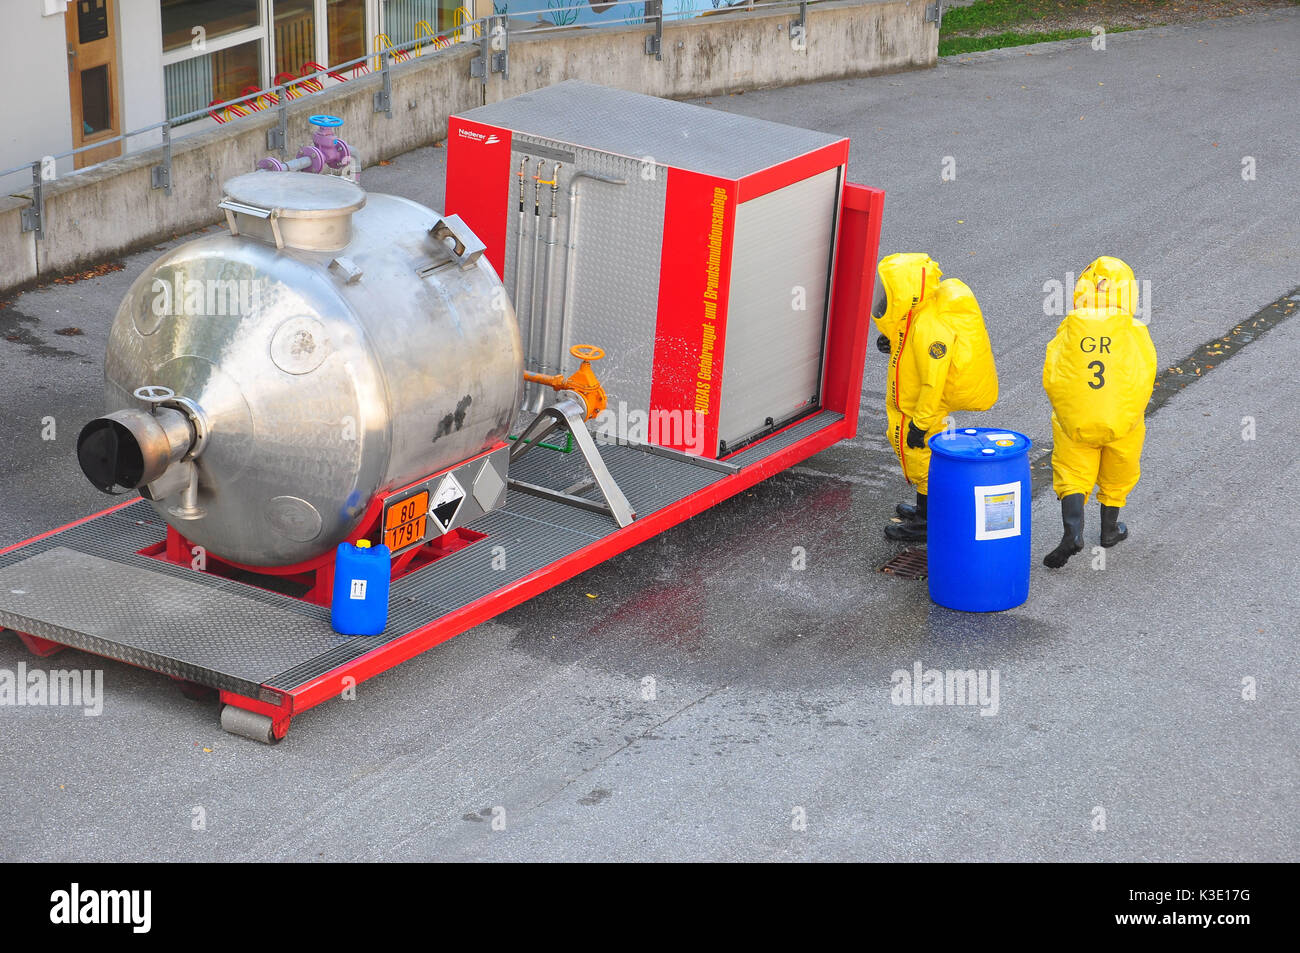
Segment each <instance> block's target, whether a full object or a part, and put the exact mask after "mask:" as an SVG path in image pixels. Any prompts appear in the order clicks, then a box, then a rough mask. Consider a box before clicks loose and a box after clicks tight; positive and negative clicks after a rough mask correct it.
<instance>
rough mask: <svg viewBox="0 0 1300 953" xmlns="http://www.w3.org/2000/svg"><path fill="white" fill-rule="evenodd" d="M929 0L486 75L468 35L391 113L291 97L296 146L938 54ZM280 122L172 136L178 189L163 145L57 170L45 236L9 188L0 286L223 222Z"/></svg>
mask: <svg viewBox="0 0 1300 953" xmlns="http://www.w3.org/2000/svg"><path fill="white" fill-rule="evenodd" d="M924 6H925V4H924V2H923V0H886V2H867V3H864V2H861V0H841V2H836V3H822V4H818V5H817V6H815V7H811V8H809V11H808V29H807V44H806V49H796V46H795V45H792V44H791V42H790V36H789V22H790V20H791V19H792V17H793V16H794V15H795V14H796V13H797V7H796V8H793V9H787V10H781V11H778V12H776V13H770V14H764V15H754V14H751V15H744V16H737V15H734V14H732V15H722V16H716V17H705V18H701V19H697V20H692V21H688V22H684V23H680V24H667V25H665V28H664V41H663V59H662V60H656V59H655V58H654V57H653V56H648V55H646V53H645V37H646V36H647V34H648V33H650V32H651V31H650V30H649V29H648V28H647V27H644V26H637V27H629V28H627V29H617V30H616V29H601V30H598V31H597V30H569V31H564V32H557V33H549V34H546V35H544V36H533V37H529V36H521V35H517V34H516V35H514V36H512V37H511V41H510V76H509V79H506V78H505V77H503V76H501V75H500V74H492V75H491V76H490V77H489V82H488V83H487V84H486V86H485V85H484V84H483V83H482V82H481V81H480V80H478V79H474V78H472V77H471V76H470V60H471V58H472V57H473V56H475V55H477V52H478V49H477V46H476V45H468V44H462V45H460V46H458V47H454V48H452V49H450V50H445V51H441V52H437V53H426V54H425V55H424V56H422V57H419V58H417V59H413V60H411V61H409V62H407V63H401V64H398V65H396V66H394V67H393V69H392V72H391V83H392V113H393V116H392V119H391V120H389V119H388V118H386V117H385V115H384V113H382V112H375V111H374V108H373V104H372V97H373V95H374V93H375V92H377V91H378V90H380V89H381V88H382V85H383V80H382V77H381V76H379V75H378V74H372V75H369V76H365V77H361V78H359V79H356V80H350V81H349V82H347V83H344V84H341V85H339V86H336V87H334V88H333V89H331V90H330V91H329V92H327V93H325V94H322V95H320V96H316V97H311V98H308V99H303V100H299V101H296V102H293V103H290V104H289V106H288V140H289V144H290V147H291V149H290V152H289V154H290V155H292V154H293V153H294V152H296V150H297V146H298V145H299V144H301V143H304V142H307V141H308V140H309V139H310V135H311V130H310V127H309V125H308V123H307V117H308V116H309V115H313V114H315V113H320V112H328V113H333V114H335V115H337V116H340V117H342V118H343V120H344V123H345V125H344V132H345V138H346V139H347V140H348V141H349V143H350V144H352V145H353V146H354V149H355V151H356V152H357V154H358V155H359V157H360V158H361V160H362V162H363V164H364V165H372V164H374V163H375V162H377V161H379V160H380V159H385V158H389V157H391V156H395V155H399V154H401V153H403V152H407V151H409V150H411V149H414V148H416V147H419V146H423V145H428V144H430V143H432V142H435V141H438V140H440V139H443V138H445V137H446V134H447V120H448V117H449V116H450V115H452V114H453V113H457V112H463V111H465V110H467V109H472V108H473V107H475V106H478V105H481V104H482V103H483V102H484V101H485V100H490V101H496V100H498V99H501V98H505V97H507V96H514V95H517V94H519V93H522V92H526V91H527V90H530V89H535V88H537V87H540V86H545V85H549V84H552V83H557V82H560V81H562V80H565V79H585V80H589V81H593V82H600V83H605V84H606V85H614V86H620V87H622V88H624V89H630V90H635V91H638V92H645V93H650V94H653V95H657V96H665V97H669V98H689V97H695V96H708V95H715V94H722V93H726V92H730V91H733V90H736V89H758V88H763V87H768V86H786V85H791V84H793V83H800V82H811V81H814V80H823V79H835V78H842V77H849V76H865V75H869V74H874V73H883V72H891V71H895V70H900V69H909V68H917V67H925V66H933V65H934V63H935V62H936V59H937V47H938V30H937V29H936V28H935V25H934V24H932V23H924V22H923V19H924ZM60 28H61V27H60ZM155 32H156V31H155ZM65 85H66V83H65ZM276 121H277V120H276V117H275V115H274V114H273V113H263V114H259V115H256V116H253V117H249V118H248V119H244V120H240V121H238V122H232V123H229V124H227V125H224V126H220V127H218V128H215V129H211V130H208V131H205V132H202V133H199V134H197V135H191V136H187V137H184V138H180V139H177V140H175V141H174V142H173V145H172V186H173V189H172V195H170V196H168V195H166V194H165V193H164V192H163V190H161V189H153V188H151V187H150V169H151V167H152V166H154V165H156V164H158V163H159V162H160V161H161V158H162V150H161V149H160V148H155V149H150V150H147V151H143V152H136V153H132V154H130V155H126V156H123V157H122V158H120V159H115V160H113V161H111V162H106V163H102V164H101V165H99V166H96V167H94V168H92V169H88V170H86V171H84V172H80V173H77V174H76V175H70V176H66V177H63V178H60V179H57V180H55V181H53V182H49V183H47V184H46V189H45V237H44V239H43V240H41V241H39V242H37V241H36V240H35V238H34V236H33V234H32V233H26V234H21V233H20V232H19V228H18V224H17V223H18V215H19V212H20V210H21V208H22V206H23V205H24V204H28V203H27V202H25V201H19V202H17V203H16V204H13V203H12V200H10V201H0V291H5V290H10V289H13V288H15V287H18V286H21V285H25V284H30V283H32V282H34V281H36V280H41V279H49V278H51V277H54V276H55V275H58V274H61V273H68V272H73V271H77V270H80V269H81V268H83V267H85V266H87V265H89V264H93V263H95V262H99V261H103V260H104V259H106V258H110V257H112V256H115V255H120V254H123V253H124V252H127V251H131V250H134V249H136V248H139V247H143V246H145V245H148V244H152V243H155V242H157V241H159V240H161V239H164V238H167V237H170V236H172V235H174V234H181V233H184V232H187V231H190V230H193V229H195V228H197V227H199V226H202V225H208V224H211V223H213V222H215V221H218V220H219V216H218V214H217V211H216V204H217V202H219V201H220V199H221V183H222V182H223V181H224V180H226V179H228V178H230V177H231V176H234V175H238V174H239V173H242V172H246V171H248V170H249V169H252V168H253V167H254V166H255V164H256V162H257V160H258V159H259V158H261V157H262V156H264V155H266V154H267V148H266V134H267V131H268V130H269V129H270V128H272V127H273V126H275V125H276ZM15 164H16V163H15ZM27 195H28V196H30V190H29V191H28V193H27Z"/></svg>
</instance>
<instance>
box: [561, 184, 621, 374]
mask: <svg viewBox="0 0 1300 953" xmlns="http://www.w3.org/2000/svg"><path fill="white" fill-rule="evenodd" d="M582 179H592V180H593V181H596V182H606V183H608V184H609V185H627V179H619V178H615V177H614V176H612V175H602V174H601V173H599V172H581V171H579V172H575V173H573V175H571V176H570V177H569V228H568V242H567V244H566V249H565V255H564V294H563V299H562V300H563V304H562V305H561V308H560V346H559V347H558V348H557V349H556V354H557V358H556V360H557V363H558V362H559V361H562V360H564V355H565V353H566V352H567V351H568V348H569V332H570V330H571V325H572V321H573V275H574V267H575V264H576V262H577V259H578V182H579V181H580V180H582Z"/></svg>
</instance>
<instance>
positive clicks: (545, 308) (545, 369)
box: [541, 162, 563, 374]
mask: <svg viewBox="0 0 1300 953" xmlns="http://www.w3.org/2000/svg"><path fill="white" fill-rule="evenodd" d="M545 184H546V183H543V185H545ZM550 186H551V217H550V219H549V220H547V223H546V264H545V265H544V266H543V268H542V310H541V316H542V329H541V330H542V365H541V371H542V373H543V374H558V373H559V372H560V370H561V369H562V368H561V365H560V363H559V361H557V362H555V363H552V362H551V360H550V357H551V351H550V348H549V347H548V346H547V344H548V340H547V339H548V338H550V337H551V335H550V333H549V332H550V330H551V265H552V262H554V260H555V219H556V215H555V211H556V205H557V203H558V202H559V195H560V163H558V162H557V163H555V168H554V169H552V170H551V181H550ZM560 360H563V357H561V358H560Z"/></svg>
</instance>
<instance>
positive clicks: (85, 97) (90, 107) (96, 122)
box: [81, 66, 113, 136]
mask: <svg viewBox="0 0 1300 953" xmlns="http://www.w3.org/2000/svg"><path fill="white" fill-rule="evenodd" d="M112 115H113V111H112V109H111V108H110V104H109V101H108V67H107V66H96V67H93V68H92V69H83V70H82V71H81V126H82V130H81V131H82V134H83V135H86V136H90V135H94V134H95V133H97V132H102V131H103V130H105V129H111V128H112V125H113V122H112V119H111V118H110V117H111V116H112Z"/></svg>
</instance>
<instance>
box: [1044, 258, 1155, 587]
mask: <svg viewBox="0 0 1300 953" xmlns="http://www.w3.org/2000/svg"><path fill="white" fill-rule="evenodd" d="M1137 303H1138V302H1137V282H1136V281H1135V280H1134V278H1133V269H1132V268H1130V267H1129V266H1128V265H1127V264H1125V263H1124V262H1123V261H1121V260H1120V259H1118V258H1111V257H1108V256H1103V257H1101V258H1098V259H1097V260H1096V261H1094V262H1093V263H1092V264H1091V265H1089V266H1088V267H1087V268H1086V269H1085V270H1084V272H1083V274H1082V275H1080V276H1079V281H1078V283H1077V284H1076V285H1075V289H1074V310H1072V311H1071V312H1070V313H1069V314H1067V315H1066V316H1065V320H1064V321H1062V322H1061V325H1060V327H1058V328H1057V329H1056V337H1054V338H1052V340H1051V342H1050V343H1049V344H1048V345H1047V359H1046V360H1045V361H1044V362H1043V389H1044V390H1045V391H1047V396H1048V398H1049V399H1050V400H1051V401H1052V441H1053V444H1052V485H1053V488H1054V489H1055V490H1056V496H1057V498H1058V499H1059V500H1060V501H1061V522H1062V523H1063V524H1064V526H1065V534H1064V535H1063V536H1062V537H1061V542H1060V545H1058V546H1057V547H1056V548H1055V549H1053V550H1052V551H1051V552H1050V553H1048V554H1047V555H1046V556H1044V557H1043V565H1044V566H1047V567H1049V568H1051V569H1059V568H1060V567H1062V566H1064V565H1065V563H1066V561H1067V560H1068V559H1069V558H1070V557H1071V556H1073V555H1074V554H1075V553H1077V552H1079V551H1080V550H1081V549H1083V507H1084V504H1085V503H1087V502H1088V497H1089V496H1090V495H1091V494H1092V490H1093V487H1094V486H1096V487H1098V492H1097V500H1098V502H1099V503H1101V545H1103V546H1105V547H1111V546H1114V545H1116V544H1118V543H1120V542H1122V541H1123V540H1125V539H1127V538H1128V527H1127V526H1125V525H1124V524H1123V523H1121V522H1120V521H1119V511H1120V509H1121V508H1122V507H1123V506H1124V503H1125V502H1126V501H1127V499H1128V495H1129V493H1130V492H1131V491H1132V490H1133V487H1135V486H1136V485H1137V482H1138V477H1139V476H1140V475H1141V467H1140V466H1139V460H1140V458H1141V456H1142V442H1143V440H1144V439H1145V437H1146V424H1145V417H1146V407H1147V402H1148V401H1149V400H1150V399H1151V390H1152V388H1153V387H1154V386H1155V378H1156V349H1155V345H1154V344H1152V343H1151V335H1150V334H1149V333H1148V332H1147V329H1146V325H1145V324H1143V323H1142V322H1141V321H1138V320H1137V319H1136V318H1134V316H1133V315H1134V313H1135V312H1136V310H1137Z"/></svg>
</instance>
